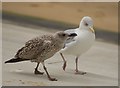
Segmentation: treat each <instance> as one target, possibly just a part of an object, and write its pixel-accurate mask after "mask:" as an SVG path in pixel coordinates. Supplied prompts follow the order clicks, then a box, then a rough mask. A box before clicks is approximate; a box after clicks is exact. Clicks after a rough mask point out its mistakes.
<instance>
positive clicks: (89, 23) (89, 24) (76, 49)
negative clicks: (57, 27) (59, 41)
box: [60, 16, 95, 74]
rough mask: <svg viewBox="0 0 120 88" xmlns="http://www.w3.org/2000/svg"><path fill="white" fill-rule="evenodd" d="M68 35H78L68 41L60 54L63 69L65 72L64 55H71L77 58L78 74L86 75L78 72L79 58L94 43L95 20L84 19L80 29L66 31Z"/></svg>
mask: <svg viewBox="0 0 120 88" xmlns="http://www.w3.org/2000/svg"><path fill="white" fill-rule="evenodd" d="M65 32H66V33H76V34H77V36H76V37H74V38H71V39H68V40H67V41H66V43H65V48H64V49H62V50H61V51H60V52H61V53H60V54H61V56H62V58H63V60H64V65H63V69H64V70H65V67H66V61H65V59H64V56H63V54H69V55H74V56H76V73H80V74H85V72H81V71H78V64H77V62H78V57H80V56H81V55H82V54H83V53H85V52H86V51H87V50H88V49H89V48H90V47H91V46H92V45H93V43H94V40H95V32H94V29H93V20H92V18H91V17H88V16H85V17H83V18H82V20H81V22H80V25H79V28H76V29H69V30H66V31H65Z"/></svg>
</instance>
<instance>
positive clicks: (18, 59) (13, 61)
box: [5, 58, 30, 63]
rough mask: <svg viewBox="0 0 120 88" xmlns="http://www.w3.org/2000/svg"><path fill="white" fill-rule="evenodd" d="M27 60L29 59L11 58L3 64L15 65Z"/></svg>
mask: <svg viewBox="0 0 120 88" xmlns="http://www.w3.org/2000/svg"><path fill="white" fill-rule="evenodd" d="M27 60H30V59H21V58H12V59H10V60H8V61H5V63H16V62H21V61H27Z"/></svg>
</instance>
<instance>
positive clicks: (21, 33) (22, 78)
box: [2, 22, 118, 86]
mask: <svg viewBox="0 0 120 88" xmlns="http://www.w3.org/2000/svg"><path fill="white" fill-rule="evenodd" d="M2 27H3V28H2V30H3V33H2V34H3V39H2V41H3V43H2V44H3V47H2V57H3V59H2V85H3V86H117V85H118V46H117V45H115V44H110V43H107V42H100V41H96V42H95V44H94V45H93V47H92V48H91V49H90V50H89V51H88V52H86V53H85V54H84V55H82V56H81V57H80V58H79V69H80V70H82V71H86V72H87V74H86V75H83V76H82V75H75V74H74V69H75V59H74V58H75V57H74V56H70V55H69V56H68V55H65V58H66V60H67V61H68V63H67V68H66V71H63V70H62V64H63V61H62V59H61V57H60V55H59V54H58V53H57V54H56V55H54V56H53V57H52V58H51V59H49V60H46V61H45V63H46V67H47V68H48V71H49V73H50V75H51V76H52V77H56V78H57V79H58V81H56V82H52V81H49V80H48V79H47V76H46V74H44V75H34V74H33V71H34V68H35V66H36V63H31V62H21V63H15V64H4V61H6V60H8V59H10V58H12V57H13V56H14V55H15V53H16V51H17V50H18V49H19V48H20V47H21V46H23V45H24V43H25V42H26V41H27V40H29V39H31V38H33V37H35V36H38V35H41V34H44V33H52V32H55V31H56V30H54V29H48V28H43V27H41V29H39V30H37V29H35V30H33V28H29V27H22V26H18V25H12V24H8V22H7V23H6V22H4V23H3V25H2ZM40 69H41V70H42V71H44V70H43V68H42V67H40Z"/></svg>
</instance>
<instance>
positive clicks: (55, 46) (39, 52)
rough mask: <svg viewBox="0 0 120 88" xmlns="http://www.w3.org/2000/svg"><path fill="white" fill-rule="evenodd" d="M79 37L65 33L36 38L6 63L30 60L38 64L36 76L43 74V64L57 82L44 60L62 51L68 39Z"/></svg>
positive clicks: (52, 79)
mask: <svg viewBox="0 0 120 88" xmlns="http://www.w3.org/2000/svg"><path fill="white" fill-rule="evenodd" d="M75 36H77V34H76V33H71V34H68V33H65V32H63V31H59V32H56V33H55V34H48V35H47V34H46V35H42V36H39V37H36V38H33V39H31V40H29V41H27V42H26V43H25V46H24V47H22V48H21V49H19V50H18V52H17V54H16V55H15V56H14V58H12V59H10V60H8V61H6V62H5V63H15V62H20V61H27V60H30V61H31V62H37V66H36V68H35V71H34V73H35V74H41V75H42V74H43V72H40V71H38V67H39V64H40V63H42V65H43V68H44V70H45V72H46V74H47V76H48V79H49V80H51V81H57V79H55V78H51V77H50V75H49V73H48V71H47V69H46V67H45V64H44V60H46V59H48V58H50V57H52V56H53V55H54V54H55V53H57V52H58V51H59V50H60V49H62V48H63V47H64V43H65V41H66V39H67V38H69V37H75Z"/></svg>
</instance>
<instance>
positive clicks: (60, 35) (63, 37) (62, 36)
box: [54, 31, 77, 41]
mask: <svg viewBox="0 0 120 88" xmlns="http://www.w3.org/2000/svg"><path fill="white" fill-rule="evenodd" d="M54 36H55V37H56V38H59V39H60V40H62V41H65V40H66V39H68V38H69V37H75V36H77V34H76V33H71V34H68V33H65V32H64V31H59V32H56V33H55V35H54Z"/></svg>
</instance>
